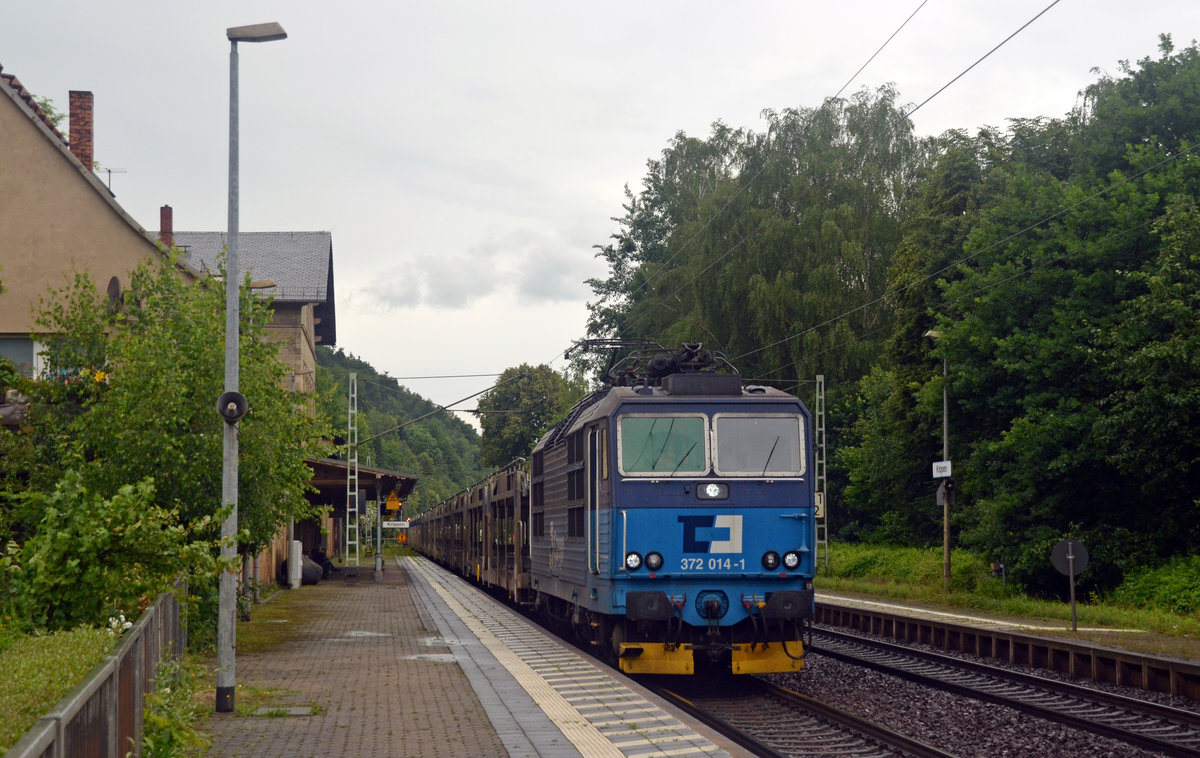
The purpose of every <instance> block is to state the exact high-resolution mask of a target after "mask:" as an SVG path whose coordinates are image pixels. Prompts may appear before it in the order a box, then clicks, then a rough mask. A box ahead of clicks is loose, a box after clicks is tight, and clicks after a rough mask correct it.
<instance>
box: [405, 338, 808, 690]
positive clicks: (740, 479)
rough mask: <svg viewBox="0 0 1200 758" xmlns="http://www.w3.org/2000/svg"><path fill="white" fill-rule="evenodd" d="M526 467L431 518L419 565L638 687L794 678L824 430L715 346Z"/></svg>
mask: <svg viewBox="0 0 1200 758" xmlns="http://www.w3.org/2000/svg"><path fill="white" fill-rule="evenodd" d="M609 376H610V378H611V379H612V380H613V383H612V385H611V386H607V387H605V388H603V389H601V390H598V391H596V392H594V393H592V394H591V395H590V396H588V397H587V398H585V399H584V400H583V401H582V402H580V403H579V404H578V405H576V406H575V408H573V409H572V410H571V412H570V413H569V414H568V416H567V418H565V419H564V420H563V421H561V422H560V423H559V424H557V425H556V426H555V427H554V428H553V429H551V430H550V431H549V432H548V433H547V434H546V435H545V436H544V437H543V438H542V439H541V440H540V441H539V442H538V444H537V446H536V447H535V448H534V450H533V454H532V456H531V459H530V461H529V462H528V464H529V465H528V466H526V465H525V462H524V461H517V462H514V463H513V464H510V465H509V466H508V467H506V468H505V469H503V470H501V471H498V472H496V473H495V474H493V475H491V476H489V477H487V478H486V479H484V480H483V481H482V482H479V483H477V484H476V485H474V486H472V487H471V488H469V489H468V490H466V491H464V492H462V493H459V494H458V495H455V496H454V497H453V498H451V499H450V500H448V501H446V502H444V503H441V504H439V505H437V506H435V507H434V508H432V509H430V510H428V511H425V512H423V513H422V514H420V516H419V517H418V518H417V519H416V520H415V521H414V522H413V524H412V526H411V527H410V529H409V540H410V544H412V545H413V547H415V548H416V549H417V550H418V551H420V552H422V553H424V554H425V555H428V556H430V557H432V558H434V559H435V560H437V561H439V562H441V563H443V564H444V565H447V566H448V567H450V568H451V569H453V570H455V571H458V572H459V573H461V574H462V575H464V576H466V577H468V578H470V579H472V580H474V581H478V582H480V583H481V584H484V585H486V586H488V587H489V588H491V589H493V590H495V591H502V592H505V593H506V594H507V595H508V597H509V598H511V599H513V600H515V601H517V602H520V603H522V604H525V605H528V606H532V607H534V608H535V609H536V610H537V611H538V612H539V613H540V614H542V615H543V616H545V617H547V618H548V619H550V620H552V621H556V622H558V623H559V624H561V625H567V626H569V627H570V628H571V629H572V630H573V631H574V633H575V634H576V635H577V636H579V637H581V638H583V639H584V640H586V641H587V642H590V643H591V644H592V645H594V646H595V647H596V650H597V652H599V653H600V654H601V655H602V656H604V657H609V658H611V659H615V660H616V661H617V662H618V663H619V666H620V668H621V670H622V671H625V672H627V673H632V674H694V673H697V672H698V670H702V669H709V670H716V671H728V672H732V673H734V674H750V673H766V672H778V671H797V670H799V669H800V668H801V667H802V666H803V665H804V651H805V649H806V638H807V634H806V632H807V631H808V628H809V623H810V620H811V618H812V613H813V590H812V578H813V567H814V564H815V562H814V557H815V556H814V547H815V541H816V525H815V521H814V511H813V505H814V500H815V496H814V486H813V484H814V478H813V450H812V435H811V430H812V422H811V417H810V416H809V412H808V410H807V409H806V408H805V407H804V405H803V404H802V403H801V402H800V400H798V399H797V398H796V397H794V396H792V395H789V394H787V393H784V392H781V391H779V390H776V389H772V388H768V387H758V386H746V387H743V386H742V383H741V377H740V376H739V375H738V374H737V372H736V371H734V370H733V368H732V366H730V365H729V364H728V362H727V361H725V359H724V358H723V357H722V356H720V355H719V354H717V353H713V352H712V351H707V350H703V349H702V348H701V346H700V345H685V346H684V347H683V349H681V350H676V351H674V352H666V351H661V348H660V352H646V353H635V354H634V355H633V356H631V357H630V358H628V359H626V362H624V363H622V364H620V365H618V366H616V367H615V368H613V369H611V370H610V372H609Z"/></svg>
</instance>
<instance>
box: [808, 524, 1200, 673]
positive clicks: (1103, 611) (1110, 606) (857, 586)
mask: <svg viewBox="0 0 1200 758" xmlns="http://www.w3.org/2000/svg"><path fill="white" fill-rule="evenodd" d="M829 556H830V558H829V568H830V573H828V574H826V573H824V572H823V569H822V570H821V571H818V574H817V579H816V585H817V589H818V591H825V592H834V593H842V594H850V595H859V596H867V597H871V598H884V599H889V600H896V601H901V602H906V603H912V604H918V605H926V606H932V607H937V608H942V609H945V608H950V609H958V610H968V611H976V612H981V613H987V614H991V615H998V616H1006V617H1019V618H1024V619H1033V620H1035V621H1041V622H1044V623H1046V625H1061V626H1062V628H1063V631H1062V632H1060V633H1061V634H1071V631H1070V629H1071V627H1070V621H1071V606H1070V604H1069V603H1064V602H1060V601H1057V600H1043V599H1038V598H1032V597H1028V596H1026V595H1023V594H1020V593H1018V592H1016V591H1014V590H1013V588H1012V585H1011V584H1009V585H1008V586H1007V587H1004V585H1003V584H1002V582H1001V580H1000V579H999V578H997V577H994V576H992V574H991V570H990V567H989V566H988V564H987V563H986V562H985V561H984V560H983V559H982V558H980V557H978V556H976V555H973V554H971V553H968V552H965V551H959V550H955V551H953V553H952V555H951V559H950V565H951V581H950V592H945V591H944V590H943V587H942V578H943V570H944V568H943V563H942V560H943V556H942V551H941V549H940V548H932V549H927V548H905V547H891V546H882V545H861V544H844V543H835V544H831V545H830V548H829ZM1064 581H1065V579H1064ZM1163 581H1166V580H1165V579H1164V580H1163ZM1129 594H1130V593H1128V592H1126V593H1122V592H1121V590H1120V589H1118V590H1117V591H1116V592H1114V596H1115V597H1117V598H1121V597H1122V596H1126V597H1127V596H1129ZM1139 597H1142V598H1143V600H1142V602H1139V603H1133V602H1130V601H1128V600H1126V601H1123V602H1122V601H1116V600H1108V599H1104V598H1095V597H1079V598H1077V599H1076V618H1077V622H1078V626H1079V627H1081V629H1080V631H1079V632H1077V633H1074V636H1076V637H1079V638H1083V639H1090V640H1092V641H1095V642H1100V643H1103V644H1106V645H1118V646H1121V647H1126V648H1129V649H1133V650H1139V651H1142V652H1147V653H1156V654H1164V653H1165V654H1170V655H1182V656H1186V657H1191V658H1200V618H1197V617H1196V616H1195V615H1194V614H1188V613H1178V612H1175V611H1173V610H1171V609H1170V608H1168V607H1161V606H1158V605H1155V604H1154V602H1153V600H1152V599H1145V598H1146V597H1147V595H1146V594H1145V593H1142V594H1141V595H1139ZM1082 627H1088V630H1087V631H1085V630H1083V629H1082ZM1093 628H1096V629H1098V631H1092V629H1093ZM1131 629H1132V630H1141V631H1137V632H1128V631H1123V630H1131Z"/></svg>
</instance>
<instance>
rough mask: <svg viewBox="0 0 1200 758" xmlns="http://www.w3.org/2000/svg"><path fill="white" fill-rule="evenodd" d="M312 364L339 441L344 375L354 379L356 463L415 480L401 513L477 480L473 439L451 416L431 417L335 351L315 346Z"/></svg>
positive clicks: (362, 364) (417, 402)
mask: <svg viewBox="0 0 1200 758" xmlns="http://www.w3.org/2000/svg"><path fill="white" fill-rule="evenodd" d="M317 364H318V366H319V368H318V371H317V394H318V397H319V403H320V407H321V411H322V414H323V415H324V416H325V417H326V418H328V419H331V421H332V426H333V430H334V434H335V435H338V436H340V437H342V438H344V437H345V436H346V428H347V412H348V407H349V403H348V395H347V392H348V386H349V375H350V372H354V373H355V374H357V387H358V420H359V427H358V438H359V440H360V446H359V451H358V460H359V463H360V464H362V465H370V466H378V467H380V468H386V469H391V470H393V471H399V472H400V473H402V474H407V475H409V476H415V477H416V478H417V487H416V490H415V491H414V492H413V494H412V495H410V496H409V499H408V500H407V501H406V502H405V509H404V510H405V513H415V512H416V511H417V510H419V509H421V508H427V507H429V506H431V505H435V504H437V503H439V502H441V501H442V500H444V499H446V498H448V497H450V496H451V495H453V494H455V493H457V492H459V491H460V490H463V489H465V488H466V487H467V486H468V485H469V484H471V483H473V482H475V481H477V480H478V479H479V478H480V477H481V476H482V475H483V469H482V468H481V466H480V461H479V435H478V434H477V433H476V431H475V428H474V427H472V426H471V425H470V424H468V423H466V422H465V421H463V420H461V419H459V418H458V417H457V416H456V414H454V413H450V412H442V413H435V411H437V410H438V406H437V405H435V404H434V403H432V402H430V401H429V400H427V399H425V398H423V397H421V396H420V395H417V394H416V393H414V392H412V391H411V390H408V389H407V388H405V387H402V386H400V383H399V382H397V381H396V380H395V379H393V378H391V377H389V376H386V375H383V374H380V373H379V372H378V371H376V370H375V368H373V367H372V366H371V365H370V364H368V363H367V362H366V361H363V360H361V359H359V358H357V357H355V356H353V355H351V354H349V353H346V352H344V351H342V350H341V349H340V348H338V349H331V348H328V347H319V348H318V349H317ZM430 413H432V414H433V415H430V416H429V417H428V418H424V419H422V420H421V421H415V422H414V421H413V420H414V419H417V418H420V417H422V416H426V415H427V414H430ZM409 422H412V423H409ZM397 427H399V428H397ZM377 435H378V436H377Z"/></svg>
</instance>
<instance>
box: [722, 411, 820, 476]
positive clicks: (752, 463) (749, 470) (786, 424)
mask: <svg viewBox="0 0 1200 758" xmlns="http://www.w3.org/2000/svg"><path fill="white" fill-rule="evenodd" d="M800 429H801V427H800V417H799V416H790V415H757V416H754V415H747V414H732V413H723V414H719V415H717V416H716V418H714V419H713V430H714V432H715V435H714V436H715V438H716V439H715V442H716V444H715V447H716V450H717V460H716V472H717V474H719V475H721V476H800V475H801V474H803V473H804V457H805V456H804V438H803V436H802V435H801V432H800Z"/></svg>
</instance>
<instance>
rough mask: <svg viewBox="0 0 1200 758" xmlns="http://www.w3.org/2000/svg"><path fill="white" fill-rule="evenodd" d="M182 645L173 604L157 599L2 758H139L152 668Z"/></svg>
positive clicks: (184, 633)
mask: <svg viewBox="0 0 1200 758" xmlns="http://www.w3.org/2000/svg"><path fill="white" fill-rule="evenodd" d="M186 645H187V629H186V627H185V626H184V622H183V616H182V613H181V609H180V604H179V600H178V599H177V598H176V597H175V596H174V595H172V594H170V593H163V594H162V595H160V596H159V597H158V600H156V601H155V602H154V605H152V606H150V608H148V609H147V610H146V611H145V612H144V613H143V614H142V616H141V618H139V619H138V621H137V623H136V624H134V625H133V627H132V628H130V630H129V631H127V632H125V634H124V635H122V639H121V641H120V642H119V643H118V644H117V646H116V648H114V649H113V651H112V653H110V654H109V655H107V656H105V658H104V660H103V661H101V662H100V663H99V664H97V665H96V668H94V669H92V671H91V673H90V674H88V676H87V678H86V679H84V680H83V681H82V682H80V683H79V684H78V685H77V686H76V687H75V688H74V689H73V690H71V691H70V692H68V693H67V694H66V695H65V696H63V699H62V700H59V701H58V703H56V704H55V705H54V707H52V708H51V709H50V711H49V712H48V713H47V714H45V715H44V716H42V717H41V718H40V719H38V722H37V723H36V724H35V725H34V726H33V728H31V729H30V730H29V731H28V732H26V733H25V735H24V736H23V737H22V738H21V739H20V740H19V741H17V743H16V744H15V745H13V746H12V747H11V748H9V749H8V752H7V753H5V754H4V755H5V758H117V756H124V755H127V754H132V755H134V756H140V755H141V735H142V726H143V715H142V710H143V707H144V705H145V700H146V693H148V692H153V691H154V689H155V684H156V681H155V680H156V678H157V674H158V664H159V661H161V660H162V659H163V658H165V657H168V656H170V657H172V658H175V657H178V656H179V655H181V654H182V652H183V650H184V649H185V647H186Z"/></svg>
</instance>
